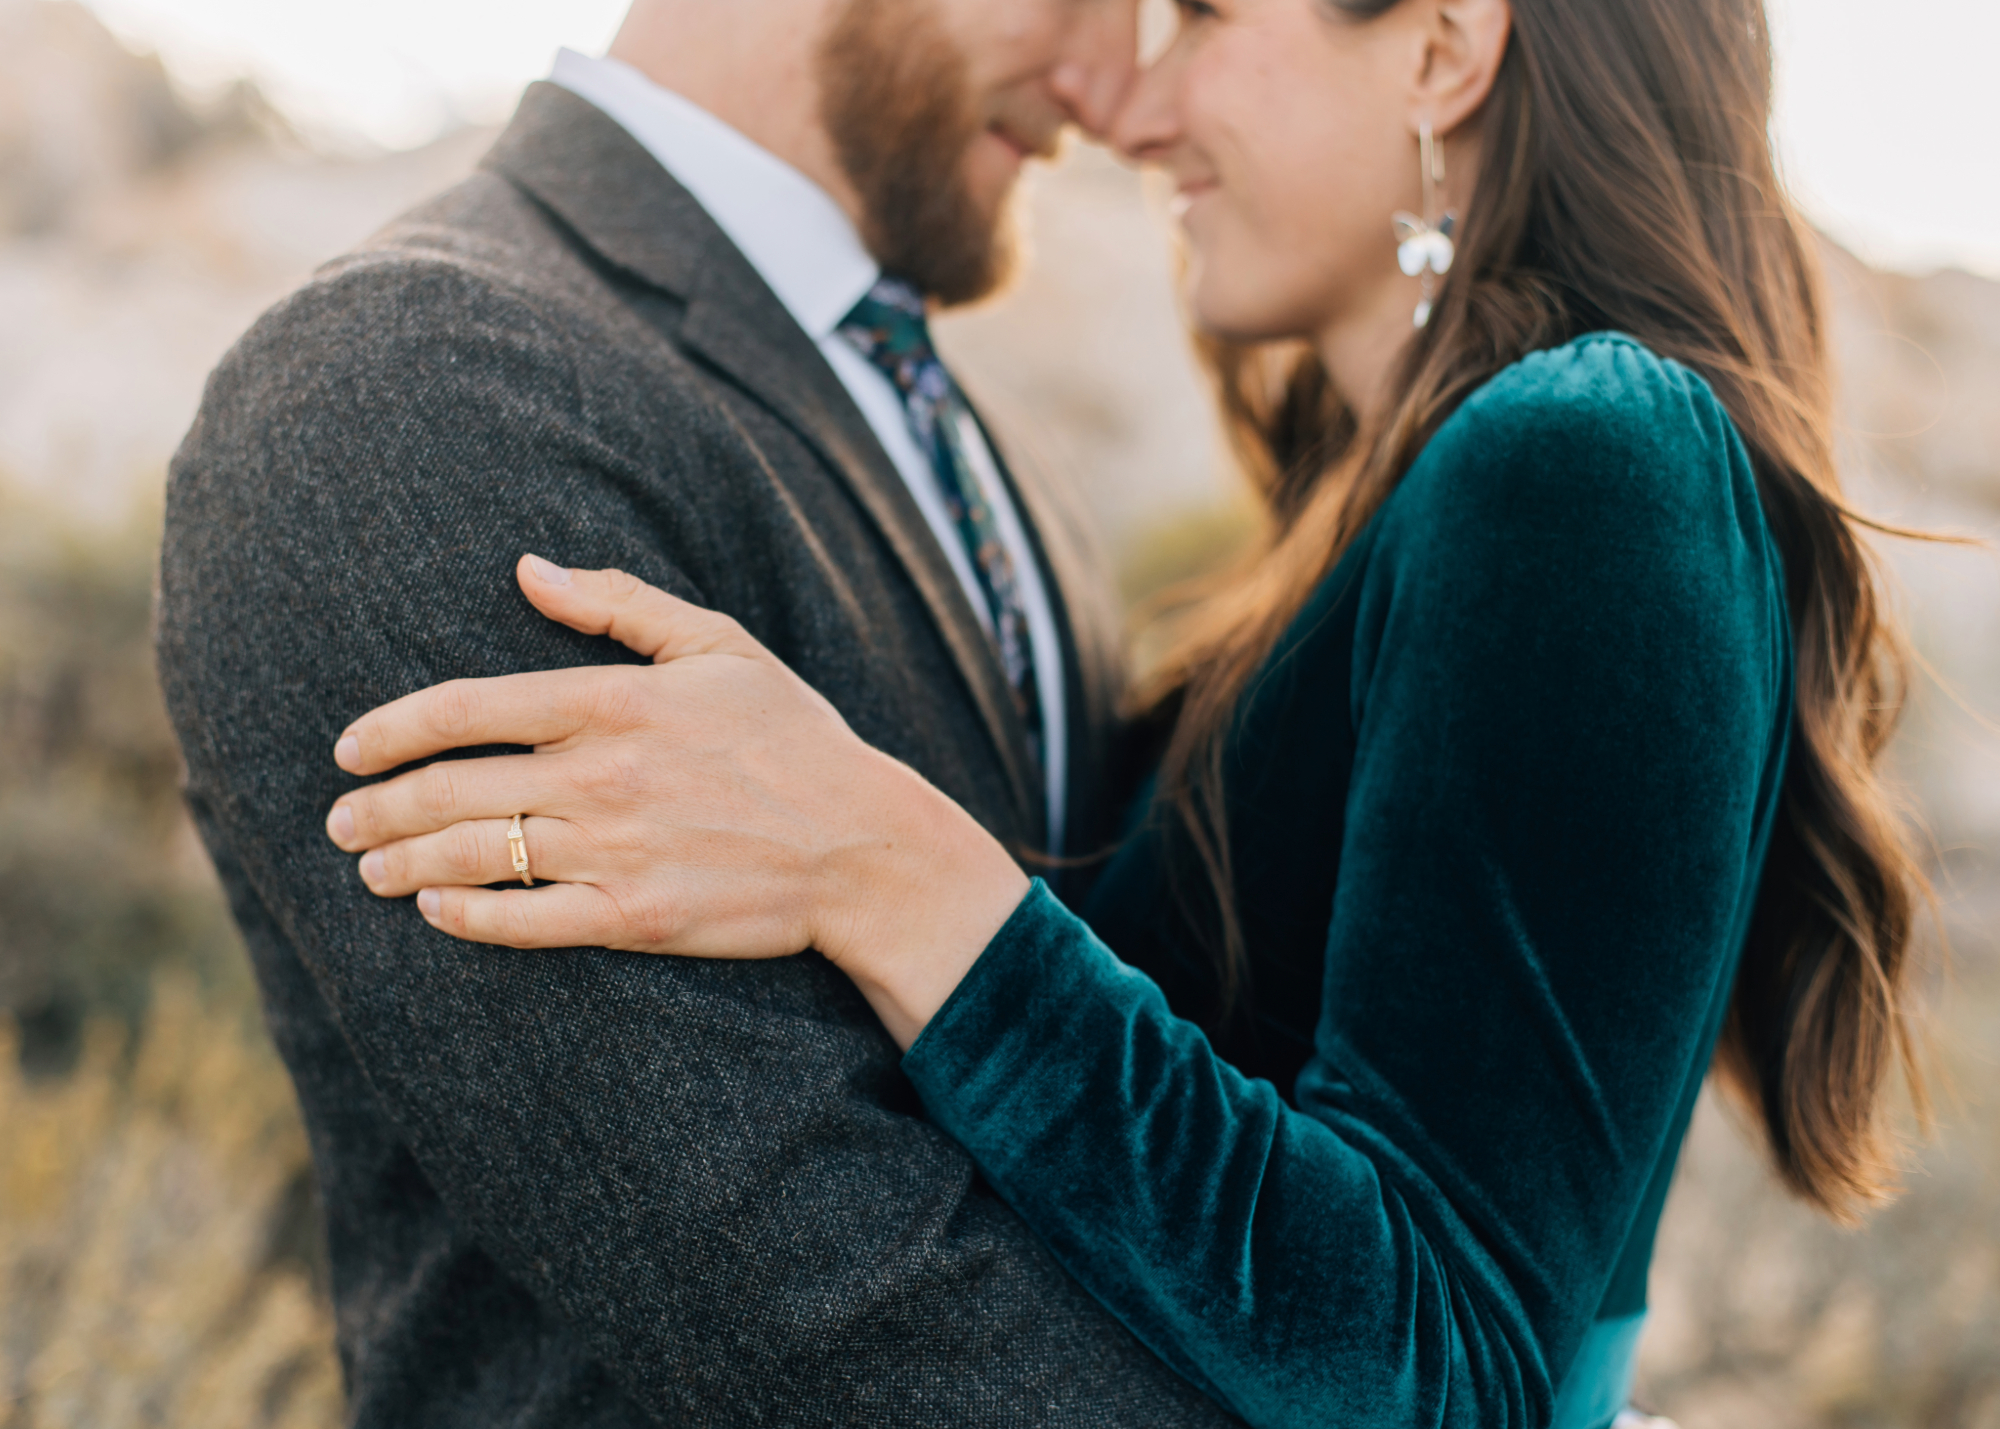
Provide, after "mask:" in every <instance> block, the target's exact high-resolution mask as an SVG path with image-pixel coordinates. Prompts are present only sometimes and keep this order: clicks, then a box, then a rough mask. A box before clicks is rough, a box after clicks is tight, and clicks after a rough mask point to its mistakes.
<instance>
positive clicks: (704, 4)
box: [610, 0, 861, 223]
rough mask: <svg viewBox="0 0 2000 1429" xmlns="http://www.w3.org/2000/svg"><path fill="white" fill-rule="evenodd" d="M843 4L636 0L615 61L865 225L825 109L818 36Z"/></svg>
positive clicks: (822, 0)
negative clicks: (785, 167)
mask: <svg viewBox="0 0 2000 1429" xmlns="http://www.w3.org/2000/svg"><path fill="white" fill-rule="evenodd" d="M833 3H836V0H729V3H727V4H716V3H715V0H636V3H635V4H634V5H633V6H632V9H631V11H630V13H628V14H627V15H626V17H625V23H624V24H623V25H622V26H621V27H620V28H619V31H618V37H617V38H616V39H615V40H613V41H612V43H611V51H610V53H611V58H612V59H615V60H620V61H622V62H624V63H625V64H628V65H630V66H632V68H633V69H636V70H638V71H639V73H641V74H643V75H645V76H646V78H648V79H650V80H652V81H653V83H655V84H657V85H661V86H662V87H664V88H666V89H671V90H672V91H674V93H676V94H678V95H680V96H681V97H682V98H684V99H687V100H690V101H692V102H693V103H695V104H698V105H700V106H701V107H702V108H703V109H706V110H707V111H708V112H709V113H710V114H713V115H714V116H715V117H716V118H717V119H720V120H722V121H723V123H725V124H727V125H729V126H730V127H731V128H733V129H735V130H736V131H737V132H738V133H740V134H742V135H743V136H744V137H745V138H747V139H749V140H751V141H752V142H754V143H756V144H758V145H759V146H761V147H762V148H764V149H766V150H768V151H769V152H770V153H772V154H775V155H776V156H777V157H778V158H780V159H783V160H784V161H785V162H786V163H788V164H790V165H791V166H792V167H793V168H795V169H797V170H798V171H799V172H800V173H802V174H804V175H805V176H806V177H807V178H809V179H811V180H812V181H813V182H814V183H816V184H818V185H819V186H820V187H821V188H823V189H825V190H826V192H827V194H828V195H829V196H830V197H831V198H832V199H833V201H834V202H835V203H837V204H839V205H840V207H841V208H842V209H843V210H845V211H846V213H847V216H848V217H849V219H851V220H853V221H855V222H856V223H859V222H860V219H861V201H860V198H859V197H858V196H857V195H856V194H855V192H854V186H853V185H852V184H851V183H849V182H848V179H847V175H846V173H845V172H843V171H842V169H841V167H840V162H839V160H838V159H837V158H836V157H835V155H834V150H833V143H832V140H831V139H829V138H828V136H827V133H826V128H825V126H824V125H823V124H822V123H821V121H820V114H819V74H818V66H817V63H816V60H817V55H818V48H819V37H820V35H821V33H822V32H823V31H824V28H825V24H826V21H827V18H828V13H827V12H828V11H829V9H830V8H831V5H832V4H833Z"/></svg>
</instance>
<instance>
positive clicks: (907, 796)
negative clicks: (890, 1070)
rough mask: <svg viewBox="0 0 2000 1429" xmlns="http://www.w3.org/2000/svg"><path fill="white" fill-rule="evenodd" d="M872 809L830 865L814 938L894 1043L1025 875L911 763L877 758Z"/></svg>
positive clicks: (1016, 902)
mask: <svg viewBox="0 0 2000 1429" xmlns="http://www.w3.org/2000/svg"><path fill="white" fill-rule="evenodd" d="M880 759H881V767H880V769H879V770H878V774H879V793H873V794H871V797H870V798H869V800H868V801H867V803H866V805H865V806H864V807H867V808H868V809H870V811H871V813H875V812H879V813H880V814H881V816H882V817H881V818H880V820H879V822H878V821H877V820H875V819H874V818H871V819H870V823H869V828H868V830H867V831H866V833H865V834H864V835H863V836H862V837H860V838H858V839H857V840H856V841H855V843H854V844H853V845H851V846H850V847H848V848H846V849H843V850H842V851H841V854H840V855H839V857H838V858H837V859H836V860H835V862H834V864H833V866H831V867H830V868H829V869H828V871H827V884H826V887H827V890H828V892H827V896H826V899H825V901H824V905H823V906H824V907H825V910H826V914H827V916H826V918H825V920H824V924H823V926H822V927H821V928H820V929H819V939H818V941H817V946H818V948H819V950H820V952H821V953H822V954H824V955H825V956H826V958H827V960H828V961H830V962H832V963H833V964H834V965H835V966H836V967H838V968H839V969H840V970H841V971H842V972H844V973H846V974H847V976H848V977H849V978H850V979H852V980H853V982H854V985H855V986H856V987H857V988H858V989H860V991H861V994H862V995H863V996H864V997H866V998H867V999H868V1001H869V1003H870V1005H871V1006H873V1007H874V1009H875V1012H876V1015H877V1016H878V1017H880V1018H881V1019H882V1024H883V1026H884V1027H886V1028H887V1029H888V1031H889V1034H890V1036H892V1037H894V1038H895V1040H896V1042H897V1045H899V1046H901V1047H904V1048H906V1049H907V1048H908V1047H909V1046H910V1044H911V1043H913V1042H914V1041H916V1039H917V1037H918V1035H919V1034H920V1033H921V1032H922V1031H923V1030H924V1027H925V1025H926V1024H927V1023H928V1022H929V1021H930V1019H931V1018H932V1016H934V1015H935V1014H936V1012H937V1011H938V1009H939V1008H941V1007H943V1006H944V1004H945V1001H946V999H947V998H949V997H950V996H951V994H952V990H953V989H955V988H956V987H957V986H958V984H959V983H960V981H962V980H963V979H964V977H965V975H966V973H968V972H970V971H971V969H972V965H973V964H974V963H975V962H977V961H978V960H979V955H980V954H981V953H982V952H984V951H985V950H986V945H987V944H988V943H990V942H992V941H993V938H994V935H995V934H997V933H998V932H999V931H1000V929H1001V928H1002V927H1004V926H1005V925H1006V922H1007V920H1008V918H1010V917H1011V916H1013V912H1014V910H1015V909H1016V908H1017V907H1019V906H1020V902H1021V900H1022V899H1023V898H1025V897H1026V896H1027V894H1028V889H1029V887H1030V883H1029V880H1028V876H1027V875H1026V874H1024V873H1023V872H1022V871H1021V869H1020V866H1019V865H1018V864H1016V863H1015V862H1014V859H1013V858H1012V856H1011V855H1009V854H1008V852H1007V850H1006V849H1005V848H1004V847H1002V845H1001V844H1000V842H999V841H998V840H997V839H995V838H994V837H993V836H992V835H991V834H989V833H987V832H986V830H985V829H983V828H981V827H980V826H979V823H978V822H977V821H976V820H975V819H973V817H972V816H971V815H970V814H968V813H966V812H965V810H963V809H961V808H960V807H959V806H958V805H957V804H955V803H953V802H952V801H951V800H950V799H948V798H946V797H945V796H944V795H943V794H941V793H940V792H939V791H938V790H937V789H936V788H935V787H933V786H932V785H931V784H929V783H927V782H926V781H925V780H924V779H923V778H922V777H921V776H920V775H918V774H917V773H916V772H915V771H914V770H911V769H910V768H909V767H908V766H906V765H903V764H900V763H898V762H897V761H895V760H893V759H890V758H889V757H888V756H886V755H882V756H880Z"/></svg>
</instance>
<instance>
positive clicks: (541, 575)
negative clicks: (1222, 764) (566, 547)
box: [528, 556, 569, 585]
mask: <svg viewBox="0 0 2000 1429" xmlns="http://www.w3.org/2000/svg"><path fill="white" fill-rule="evenodd" d="M528 569H529V570H531V571H533V572H534V573H535V577H536V579H538V580H540V581H543V582H545V583H546V584H548V585H568V584H569V572H568V571H567V570H565V569H564V568H563V567H561V566H558V565H556V564H555V563H553V562H551V561H545V560H543V559H542V558H541V557H540V556H530V557H528Z"/></svg>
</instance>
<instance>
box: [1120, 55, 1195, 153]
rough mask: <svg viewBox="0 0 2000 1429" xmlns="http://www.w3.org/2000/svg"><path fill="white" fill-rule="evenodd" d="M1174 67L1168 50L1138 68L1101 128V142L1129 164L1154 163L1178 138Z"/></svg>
mask: <svg viewBox="0 0 2000 1429" xmlns="http://www.w3.org/2000/svg"><path fill="white" fill-rule="evenodd" d="M1173 69H1174V54H1173V52H1172V51H1171V50H1169V51H1168V52H1167V53H1166V54H1164V55H1161V56H1160V57H1159V58H1158V59H1156V60H1154V61H1153V62H1152V63H1151V64H1149V65H1147V66H1146V67H1145V68H1144V69H1140V70H1138V71H1137V72H1136V73H1135V74H1134V75H1133V78H1132V82H1131V83H1130V84H1128V85H1127V86H1126V89H1125V94H1124V97H1123V100H1122V102H1121V103H1120V104H1119V105H1118V108H1117V110H1116V112H1115V113H1114V114H1113V115H1112V116H1111V121H1110V123H1109V125H1108V126H1107V127H1106V129H1105V131H1104V135H1103V137H1104V142H1106V143H1107V144H1109V145H1110V146H1111V147H1112V148H1114V149H1116V150H1117V151H1118V152H1119V153H1120V154H1121V155H1123V156H1124V157H1125V158H1126V159H1127V160H1128V161H1130V162H1132V163H1145V162H1157V161H1158V160H1160V159H1161V158H1162V157H1163V156H1164V154H1165V153H1166V151H1167V150H1168V149H1170V148H1172V147H1173V145H1174V144H1175V143H1176V142H1178V141H1179V139H1180V136H1181V126H1180V116H1179V112H1178V110H1177V108H1176V101H1175V85H1174V74H1173Z"/></svg>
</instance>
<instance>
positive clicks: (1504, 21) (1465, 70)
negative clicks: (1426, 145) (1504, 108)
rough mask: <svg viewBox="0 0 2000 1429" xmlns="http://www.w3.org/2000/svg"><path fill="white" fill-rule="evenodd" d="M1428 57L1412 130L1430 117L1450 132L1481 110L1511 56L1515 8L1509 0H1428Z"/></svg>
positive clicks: (1415, 100) (1416, 96)
mask: <svg viewBox="0 0 2000 1429" xmlns="http://www.w3.org/2000/svg"><path fill="white" fill-rule="evenodd" d="M1425 10H1426V12H1427V13H1426V16H1425V26H1424V28H1425V30H1426V32H1427V33H1426V37H1425V48H1424V61H1423V66H1422V69H1421V71H1420V72H1419V74H1418V78H1417V88H1416V93H1414V94H1413V95H1412V96H1411V99H1412V106H1411V121H1412V122H1411V128H1412V129H1415V127H1416V121H1417V120H1419V119H1428V120H1429V121H1430V124H1431V127H1432V128H1433V129H1435V130H1436V131H1437V133H1439V134H1440V135H1445V134H1449V133H1451V132H1452V130H1454V129H1456V128H1458V126H1459V125H1461V124H1463V123H1465V121H1466V120H1468V119H1470V118H1471V117H1472V116H1473V115H1475V114H1477V113H1478V112H1479V108H1480V106H1481V105H1483V104H1485V103H1486V96H1487V95H1488V94H1490V93H1492V92H1493V81H1494V79H1495V78H1496V77H1497V76H1498V75H1499V73H1500V62H1501V61H1502V60H1503V59H1505V58H1506V57H1507V39H1508V36H1509V35H1511V34H1512V33H1513V28H1514V8H1513V6H1512V5H1510V4H1509V3H1508V0H1430V3H1429V4H1428V5H1426V6H1425Z"/></svg>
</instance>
